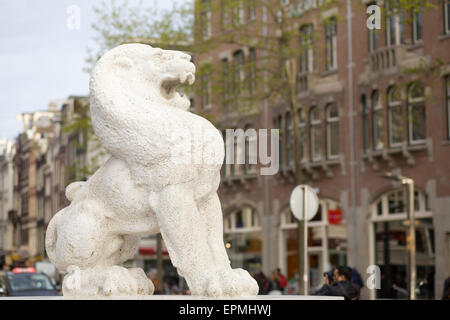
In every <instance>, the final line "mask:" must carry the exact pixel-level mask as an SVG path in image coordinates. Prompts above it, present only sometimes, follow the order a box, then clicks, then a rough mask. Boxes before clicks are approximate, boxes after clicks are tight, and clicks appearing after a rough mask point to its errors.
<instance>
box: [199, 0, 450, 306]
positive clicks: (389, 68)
mask: <svg viewBox="0 0 450 320" xmlns="http://www.w3.org/2000/svg"><path fill="white" fill-rule="evenodd" d="M259 2H261V3H259ZM269 2H270V1H244V2H242V4H241V2H236V3H237V4H236V6H234V7H233V6H226V5H225V2H221V1H219V0H211V1H208V0H205V1H199V2H198V3H199V5H201V6H200V7H198V10H197V16H196V42H197V44H198V45H199V46H200V45H202V44H205V43H206V44H207V43H208V41H211V40H214V39H215V37H218V36H220V35H223V34H224V33H233V32H237V30H240V31H241V30H242V28H249V30H250V31H251V32H255V35H262V36H266V37H268V36H272V35H273V34H276V30H270V29H269V30H267V27H264V24H255V25H256V26H258V27H256V26H255V27H254V29H251V28H252V24H253V23H254V21H264V20H266V21H268V19H270V14H269V13H268V10H267V9H266V7H265V5H267V3H269ZM322 2H324V1H281V2H280V1H277V5H279V6H283V5H292V4H293V3H295V5H296V6H292V10H293V11H294V14H293V15H292V18H291V20H290V23H291V28H292V29H293V30H296V31H297V32H298V41H297V42H296V43H293V44H292V45H293V46H296V45H297V46H300V45H303V46H304V47H305V48H306V49H304V50H302V53H301V54H300V55H299V56H297V57H295V58H296V60H297V70H296V71H297V90H296V91H297V92H296V94H297V96H296V97H297V104H298V106H299V110H298V112H299V113H300V123H299V131H300V135H301V136H300V141H301V145H300V153H301V157H302V168H303V169H302V175H303V176H304V180H305V183H306V184H309V185H311V186H312V187H313V188H315V189H316V190H317V191H318V196H319V198H320V207H319V213H318V214H317V215H316V217H315V218H314V219H313V221H311V223H310V228H309V229H310V230H309V242H308V246H309V249H308V251H309V265H310V268H311V272H310V279H311V281H310V283H311V289H314V288H317V287H318V286H319V285H320V284H321V282H322V276H321V275H322V273H323V272H324V271H327V270H329V268H330V267H332V266H337V265H340V264H348V265H349V266H351V267H356V268H357V270H359V271H360V273H361V275H362V277H363V279H366V278H367V277H368V275H369V274H367V273H366V270H367V268H368V267H369V266H371V265H377V266H379V267H380V268H381V273H382V288H381V289H380V290H368V289H367V288H365V289H364V290H363V297H366V298H369V297H370V298H375V297H395V296H396V295H397V293H396V291H395V289H394V288H396V287H401V288H406V242H407V239H406V227H405V225H404V223H403V222H404V220H405V219H406V205H405V195H404V192H403V189H402V187H401V186H400V185H399V184H398V183H396V182H392V181H390V180H386V179H383V178H382V177H380V175H381V174H383V173H385V172H393V173H396V174H402V175H403V176H407V177H410V178H412V179H413V180H414V181H415V217H416V219H417V221H418V224H417V231H416V241H417V252H418V253H417V272H418V280H419V282H421V283H422V286H421V287H420V290H421V291H420V296H421V297H424V298H425V297H435V298H439V297H440V295H441V294H442V285H443V282H444V279H445V278H447V277H448V276H450V212H449V209H448V206H449V201H450V183H449V182H450V166H449V165H448V161H447V158H448V156H449V155H450V154H449V153H450V149H449V145H450V144H449V141H450V140H449V138H450V137H449V132H450V131H449V130H450V129H449V92H450V87H449V86H450V84H449V83H450V77H449V76H450V55H449V54H448V52H450V31H449V16H450V11H449V10H450V8H449V6H450V4H449V2H448V1H443V2H440V3H439V4H438V5H435V6H434V7H433V8H430V9H425V8H422V9H420V10H417V11H414V10H410V11H407V12H404V11H402V9H401V8H400V7H396V2H395V1H384V2H383V1H351V2H347V1H335V2H332V3H331V5H327V6H324V7H319V5H320V3H322ZM373 4H375V5H378V6H380V7H384V9H385V10H384V11H383V12H385V13H384V14H383V15H382V23H381V30H374V31H372V30H369V28H368V27H367V19H368V17H369V15H368V14H367V13H366V10H367V7H368V6H370V5H373ZM349 17H351V18H350V19H349ZM215 21H218V22H220V23H213V22H215ZM312 35H313V36H312ZM238 42H239V41H236V42H234V43H222V44H220V45H216V46H211V49H210V50H208V49H207V50H204V52H202V53H199V54H198V56H196V62H197V64H198V65H202V64H209V65H210V66H211V68H212V71H213V72H215V71H217V73H227V72H231V73H233V74H234V75H237V76H234V77H233V76H232V77H231V81H230V82H229V83H227V84H226V86H224V85H223V84H221V86H222V89H221V92H222V94H225V95H227V94H229V95H235V94H236V92H234V91H233V87H235V88H237V86H238V85H236V82H239V81H241V80H242V78H246V77H251V67H250V68H248V69H247V70H250V71H242V69H244V70H246V69H245V68H243V67H242V66H248V65H249V64H250V65H252V64H256V65H257V66H258V64H259V63H261V62H260V61H262V60H264V55H265V53H264V50H262V49H259V48H252V47H251V46H239V44H238ZM305 44H306V45H305ZM241 74H243V76H241ZM267 77H270V75H267ZM213 78H214V77H213V76H209V77H208V75H205V76H202V77H201V78H200V79H198V81H199V85H198V86H199V90H198V91H197V92H198V97H196V99H195V101H196V106H195V111H196V112H197V113H200V114H203V115H208V116H210V117H211V118H212V119H213V121H214V122H215V124H216V125H217V126H218V127H220V128H221V129H223V130H224V129H227V128H242V129H247V128H255V129H272V128H274V129H279V132H280V170H279V172H278V174H276V175H272V176H262V175H260V174H258V170H255V167H254V166H251V165H248V163H247V164H228V165H226V166H224V170H223V178H222V182H221V186H220V198H221V201H222V206H223V212H224V232H225V240H226V246H227V248H228V252H229V255H230V258H231V261H232V264H233V266H236V267H244V268H246V269H248V270H250V271H257V270H263V271H264V272H265V273H266V274H270V272H271V271H272V270H274V269H275V268H277V267H280V268H281V269H282V271H283V272H284V273H286V274H287V275H288V276H289V277H293V276H294V275H295V273H296V272H297V253H298V250H297V245H296V244H297V239H296V231H295V230H296V222H295V219H294V218H293V217H292V215H291V213H290V210H289V197H290V193H291V191H292V189H293V187H294V186H295V184H294V182H295V179H294V178H295V166H294V154H293V143H294V140H293V119H292V112H291V110H289V107H288V106H287V105H286V104H278V103H273V102H271V101H269V100H258V101H256V102H255V107H254V108H253V109H251V110H249V111H246V112H239V113H236V114H234V113H233V112H230V109H229V108H227V105H225V104H224V100H223V99H222V98H221V97H219V94H214V93H213V94H210V93H208V92H213V90H212V89H210V88H211V87H214V84H212V83H211V82H212V81H213V80H211V79H213ZM265 81H267V78H265ZM250 82H251V81H250ZM259 85H261V86H264V81H263V84H259ZM211 90H212V91H211ZM205 93H208V94H206V98H205ZM238 97H239V96H238ZM237 101H238V103H239V99H237ZM245 151H246V149H244V150H241V151H239V150H236V153H239V152H245ZM341 214H342V220H341V221H340V219H337V220H336V219H335V218H334V217H335V216H340V215H341Z"/></svg>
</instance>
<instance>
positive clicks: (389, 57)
mask: <svg viewBox="0 0 450 320" xmlns="http://www.w3.org/2000/svg"><path fill="white" fill-rule="evenodd" d="M398 51H399V50H398V47H385V48H380V49H377V50H375V51H373V52H371V53H370V55H369V63H370V70H371V71H372V72H381V71H386V70H389V69H391V68H395V67H396V66H397V64H398V56H399V52H398Z"/></svg>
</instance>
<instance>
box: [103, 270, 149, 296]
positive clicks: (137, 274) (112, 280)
mask: <svg viewBox="0 0 450 320" xmlns="http://www.w3.org/2000/svg"><path fill="white" fill-rule="evenodd" d="M154 289H155V287H154V286H153V283H152V282H151V280H150V279H148V278H147V276H146V275H145V273H144V271H143V270H142V269H138V268H133V269H126V268H123V267H119V266H113V267H110V268H108V270H106V276H105V282H104V284H103V294H104V295H105V296H125V295H129V296H135V295H151V294H153V291H154Z"/></svg>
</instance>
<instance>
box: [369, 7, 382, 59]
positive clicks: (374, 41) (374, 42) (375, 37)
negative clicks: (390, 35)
mask: <svg viewBox="0 0 450 320" xmlns="http://www.w3.org/2000/svg"><path fill="white" fill-rule="evenodd" d="M374 4H376V3H371V4H369V6H371V5H374ZM367 30H368V36H369V52H374V51H376V50H377V49H378V46H379V41H380V31H379V30H378V29H367Z"/></svg>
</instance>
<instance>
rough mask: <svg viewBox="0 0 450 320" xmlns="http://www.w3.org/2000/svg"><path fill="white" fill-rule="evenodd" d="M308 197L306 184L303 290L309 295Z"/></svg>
mask: <svg viewBox="0 0 450 320" xmlns="http://www.w3.org/2000/svg"><path fill="white" fill-rule="evenodd" d="M306 202H307V197H306V185H304V186H303V223H304V228H305V229H304V231H303V236H304V240H303V263H304V267H303V270H304V271H303V272H304V274H303V291H304V294H305V296H307V295H308V288H309V285H308V278H309V257H308V216H307V210H306V208H307V203H306Z"/></svg>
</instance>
